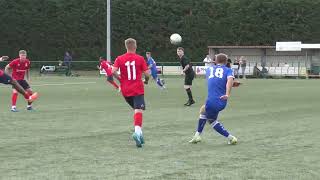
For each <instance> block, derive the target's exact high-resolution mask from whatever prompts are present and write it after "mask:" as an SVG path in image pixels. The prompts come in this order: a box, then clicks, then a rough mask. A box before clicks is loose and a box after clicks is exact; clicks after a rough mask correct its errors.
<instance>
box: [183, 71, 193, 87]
mask: <svg viewBox="0 0 320 180" xmlns="http://www.w3.org/2000/svg"><path fill="white" fill-rule="evenodd" d="M193 79H194V72H193V71H192V72H191V73H188V74H186V75H185V77H184V85H187V86H192V81H193Z"/></svg>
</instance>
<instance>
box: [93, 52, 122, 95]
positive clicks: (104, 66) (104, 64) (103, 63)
mask: <svg viewBox="0 0 320 180" xmlns="http://www.w3.org/2000/svg"><path fill="white" fill-rule="evenodd" d="M99 60H100V66H97V68H98V69H99V70H104V71H105V72H106V77H107V81H108V82H109V83H110V84H111V85H112V86H113V87H114V88H116V89H117V90H118V91H120V87H119V86H118V84H117V83H116V82H115V81H114V80H113V75H112V65H111V62H110V61H108V60H106V59H104V58H103V57H100V58H99ZM118 80H119V79H118Z"/></svg>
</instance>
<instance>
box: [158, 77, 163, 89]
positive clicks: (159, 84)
mask: <svg viewBox="0 0 320 180" xmlns="http://www.w3.org/2000/svg"><path fill="white" fill-rule="evenodd" d="M157 84H158V86H160V87H163V84H162V82H161V80H160V78H157Z"/></svg>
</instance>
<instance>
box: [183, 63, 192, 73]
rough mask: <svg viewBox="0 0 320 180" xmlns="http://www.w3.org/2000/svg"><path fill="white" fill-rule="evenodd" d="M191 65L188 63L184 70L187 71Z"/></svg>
mask: <svg viewBox="0 0 320 180" xmlns="http://www.w3.org/2000/svg"><path fill="white" fill-rule="evenodd" d="M189 67H190V64H188V65H186V66H185V67H184V69H183V72H186V71H187V70H188V69H189Z"/></svg>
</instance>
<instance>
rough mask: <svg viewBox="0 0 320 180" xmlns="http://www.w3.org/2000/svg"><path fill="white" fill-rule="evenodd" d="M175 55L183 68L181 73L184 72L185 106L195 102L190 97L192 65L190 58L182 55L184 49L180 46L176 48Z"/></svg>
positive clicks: (192, 77)
mask: <svg viewBox="0 0 320 180" xmlns="http://www.w3.org/2000/svg"><path fill="white" fill-rule="evenodd" d="M177 55H178V57H179V61H180V64H181V66H182V69H183V73H184V74H185V79H184V89H185V90H186V91H187V94H188V98H189V99H188V101H187V103H185V104H184V105H185V106H191V105H192V104H194V103H195V101H194V100H193V97H192V92H191V87H192V81H193V79H194V76H195V73H194V71H193V69H192V65H191V62H190V60H189V59H188V58H187V57H186V56H185V55H184V49H183V48H182V47H178V48H177Z"/></svg>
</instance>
